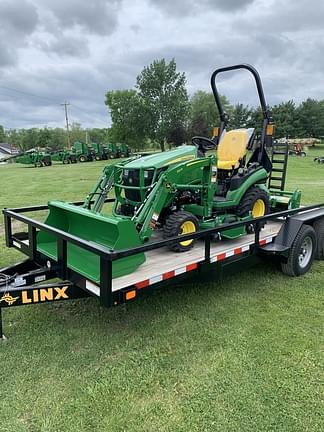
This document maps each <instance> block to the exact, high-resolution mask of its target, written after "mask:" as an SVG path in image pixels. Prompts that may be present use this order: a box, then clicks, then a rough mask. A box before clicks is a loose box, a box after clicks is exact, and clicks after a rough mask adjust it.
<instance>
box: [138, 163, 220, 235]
mask: <svg viewBox="0 0 324 432" xmlns="http://www.w3.org/2000/svg"><path fill="white" fill-rule="evenodd" d="M214 163H215V158H214V157H209V158H202V159H195V160H193V161H192V160H191V161H186V162H183V163H181V164H177V165H176V166H171V167H169V168H168V170H167V171H165V173H163V174H162V175H161V176H160V178H159V179H158V181H157V182H156V183H155V185H154V186H152V189H151V191H150V192H149V194H148V195H147V197H146V199H145V201H144V202H143V204H142V205H141V206H140V207H139V208H138V210H137V211H136V213H135V215H134V217H133V218H132V219H133V221H134V222H135V224H136V227H137V229H138V231H139V235H140V238H141V240H142V241H147V240H148V239H149V238H150V237H151V235H152V232H153V230H154V229H155V227H156V223H157V221H158V219H159V216H160V213H161V211H162V210H163V209H164V208H168V207H169V206H171V205H172V202H173V200H174V198H175V197H176V195H177V194H178V193H179V192H180V191H184V190H191V191H199V192H201V193H200V197H201V198H200V200H201V206H202V207H204V208H205V214H206V215H207V214H209V213H210V212H211V209H212V199H213V195H214V193H215V188H216V183H213V182H212V181H211V171H212V165H213V164H214ZM185 179H189V181H185Z"/></svg>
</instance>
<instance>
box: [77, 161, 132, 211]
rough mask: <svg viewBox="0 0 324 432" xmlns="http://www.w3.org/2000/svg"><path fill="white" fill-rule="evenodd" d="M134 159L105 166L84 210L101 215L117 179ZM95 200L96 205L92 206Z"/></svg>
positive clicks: (86, 201) (84, 205)
mask: <svg viewBox="0 0 324 432" xmlns="http://www.w3.org/2000/svg"><path fill="white" fill-rule="evenodd" d="M133 159H134V158H131V159H127V160H125V161H123V162H119V163H118V164H112V165H107V166H105V168H104V169H103V171H102V174H101V176H100V177H99V179H98V181H97V183H96V185H95V187H94V188H93V189H92V191H91V192H90V193H89V194H88V196H87V197H86V199H85V201H84V204H83V208H86V209H88V210H92V211H93V212H95V213H100V212H101V210H102V207H103V205H104V202H105V200H106V198H107V196H108V194H109V192H110V191H111V189H112V188H113V186H114V182H115V179H116V178H117V177H118V175H119V174H120V173H121V171H122V167H123V166H124V165H126V164H127V163H128V162H130V161H131V160H133ZM94 198H95V199H94ZM93 199H94V203H93V204H91V201H92V200H93Z"/></svg>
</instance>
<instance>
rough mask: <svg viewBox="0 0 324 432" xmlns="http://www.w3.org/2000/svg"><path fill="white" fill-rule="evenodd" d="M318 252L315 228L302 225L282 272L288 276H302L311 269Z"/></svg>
mask: <svg viewBox="0 0 324 432" xmlns="http://www.w3.org/2000/svg"><path fill="white" fill-rule="evenodd" d="M315 252H316V234H315V230H314V228H313V227H311V226H309V225H302V226H301V228H300V230H299V232H298V234H297V235H296V238H295V240H294V242H293V244H292V246H291V249H290V251H289V255H288V259H287V262H282V263H281V270H282V272H283V273H285V274H286V275H288V276H302V275H303V274H305V273H307V272H308V270H309V269H310V268H311V266H312V264H313V261H314V257H315Z"/></svg>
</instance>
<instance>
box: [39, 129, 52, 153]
mask: <svg viewBox="0 0 324 432" xmlns="http://www.w3.org/2000/svg"><path fill="white" fill-rule="evenodd" d="M50 142H51V132H50V130H49V129H47V128H44V129H39V130H38V136H37V146H38V147H41V148H46V147H49V145H50Z"/></svg>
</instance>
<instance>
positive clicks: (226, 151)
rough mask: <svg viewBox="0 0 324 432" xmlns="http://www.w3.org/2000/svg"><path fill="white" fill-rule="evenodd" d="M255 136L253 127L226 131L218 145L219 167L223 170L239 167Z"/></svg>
mask: <svg viewBox="0 0 324 432" xmlns="http://www.w3.org/2000/svg"><path fill="white" fill-rule="evenodd" d="M253 136H254V129H253V128H250V129H234V130H231V131H228V132H226V131H225V132H224V133H223V135H222V137H221V139H220V142H219V144H218V147H217V168H218V169H222V170H233V169H236V168H238V167H239V166H240V161H241V160H242V159H243V158H244V156H245V155H246V153H247V150H248V148H249V147H250V144H251V141H252V140H253Z"/></svg>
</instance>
